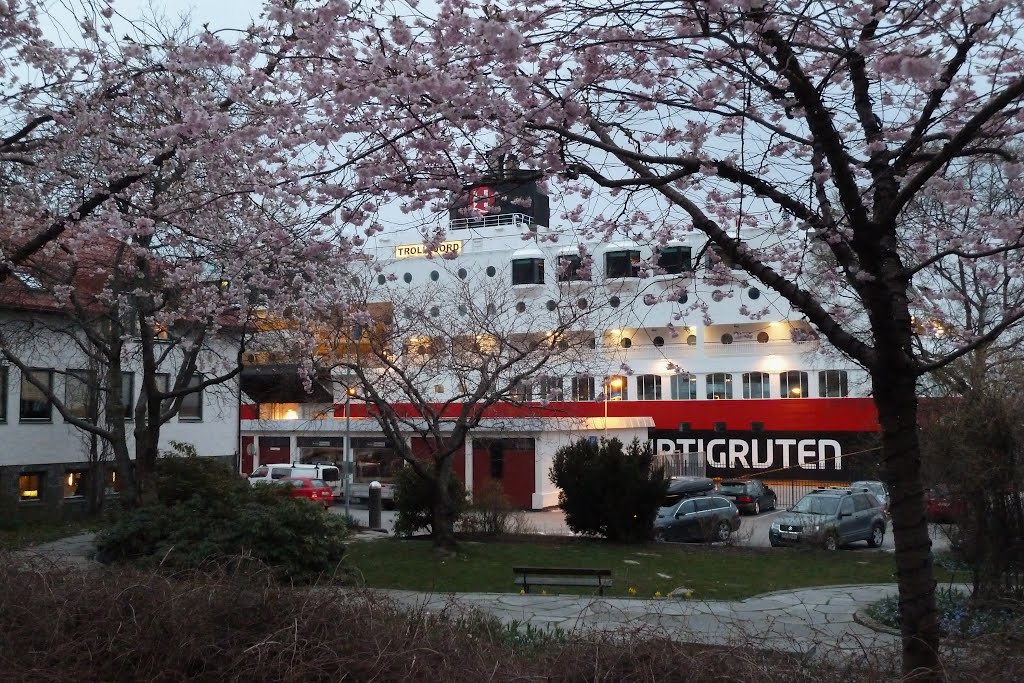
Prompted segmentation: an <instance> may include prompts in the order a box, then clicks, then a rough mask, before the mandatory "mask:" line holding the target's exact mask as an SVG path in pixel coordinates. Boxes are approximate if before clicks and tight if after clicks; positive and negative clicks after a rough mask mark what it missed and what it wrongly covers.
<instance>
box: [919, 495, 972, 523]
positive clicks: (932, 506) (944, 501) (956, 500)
mask: <svg viewBox="0 0 1024 683" xmlns="http://www.w3.org/2000/svg"><path fill="white" fill-rule="evenodd" d="M924 507H925V516H926V517H927V518H928V521H930V522H937V523H939V524H951V523H954V522H959V521H960V520H961V519H963V518H964V517H966V516H967V501H966V500H965V499H964V498H963V497H962V496H958V495H955V494H953V493H951V492H950V490H949V489H947V488H946V487H944V486H936V487H935V488H933V489H926V490H925V492H924Z"/></svg>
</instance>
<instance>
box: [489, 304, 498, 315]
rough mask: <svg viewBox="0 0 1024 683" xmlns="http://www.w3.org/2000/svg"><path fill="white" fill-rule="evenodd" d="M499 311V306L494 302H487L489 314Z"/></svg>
mask: <svg viewBox="0 0 1024 683" xmlns="http://www.w3.org/2000/svg"><path fill="white" fill-rule="evenodd" d="M497 312H498V307H497V306H495V305H494V304H487V315H494V314H495V313H497Z"/></svg>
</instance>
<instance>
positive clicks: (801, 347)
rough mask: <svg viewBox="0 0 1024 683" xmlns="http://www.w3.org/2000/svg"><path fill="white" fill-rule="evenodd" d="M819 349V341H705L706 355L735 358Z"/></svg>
mask: <svg viewBox="0 0 1024 683" xmlns="http://www.w3.org/2000/svg"><path fill="white" fill-rule="evenodd" d="M817 348H818V340H817V339H810V340H808V341H799V342H798V341H789V340H785V339H784V340H779V341H767V342H759V341H757V340H756V339H736V340H734V341H733V342H732V343H731V344H723V343H722V342H720V341H710V340H705V341H704V353H706V354H707V355H709V356H735V355H745V356H746V355H752V354H760V353H805V352H807V351H814V350H816V349H817Z"/></svg>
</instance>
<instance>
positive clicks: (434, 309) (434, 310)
mask: <svg viewBox="0 0 1024 683" xmlns="http://www.w3.org/2000/svg"><path fill="white" fill-rule="evenodd" d="M439 315H441V309H440V308H439V307H437V306H431V307H430V317H431V318H436V317H437V316H439Z"/></svg>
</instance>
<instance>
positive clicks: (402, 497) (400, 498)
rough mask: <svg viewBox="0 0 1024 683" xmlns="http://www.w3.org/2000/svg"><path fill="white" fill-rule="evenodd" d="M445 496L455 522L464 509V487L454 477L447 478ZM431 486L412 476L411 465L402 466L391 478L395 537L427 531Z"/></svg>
mask: <svg viewBox="0 0 1024 683" xmlns="http://www.w3.org/2000/svg"><path fill="white" fill-rule="evenodd" d="M448 495H450V496H451V498H452V501H453V503H454V504H455V521H456V522H458V520H459V518H460V517H461V516H462V514H463V513H464V512H465V510H466V505H467V504H468V497H467V495H466V486H465V485H464V484H463V483H462V480H461V479H459V478H458V477H456V476H450V477H449V479H448ZM433 506H434V484H433V483H432V482H430V481H427V480H426V479H424V478H423V477H421V476H420V475H418V474H417V473H416V470H414V469H413V468H412V467H411V466H406V467H403V468H402V469H400V470H399V471H398V476H396V477H395V511H396V513H397V514H396V515H395V534H397V535H399V536H411V535H413V534H414V533H416V532H417V531H419V530H421V529H427V530H429V529H430V523H431V520H432V519H433Z"/></svg>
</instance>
